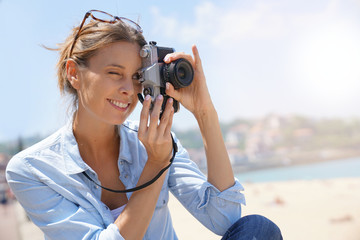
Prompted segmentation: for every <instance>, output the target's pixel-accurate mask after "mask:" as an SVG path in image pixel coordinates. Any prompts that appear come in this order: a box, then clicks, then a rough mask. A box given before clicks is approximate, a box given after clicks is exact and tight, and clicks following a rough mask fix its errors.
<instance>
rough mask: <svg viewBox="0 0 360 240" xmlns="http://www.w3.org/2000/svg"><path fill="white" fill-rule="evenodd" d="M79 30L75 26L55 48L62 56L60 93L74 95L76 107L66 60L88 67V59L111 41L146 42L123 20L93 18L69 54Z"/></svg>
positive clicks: (74, 94)
mask: <svg viewBox="0 0 360 240" xmlns="http://www.w3.org/2000/svg"><path fill="white" fill-rule="evenodd" d="M78 30H79V27H75V28H73V29H72V32H71V34H70V35H69V36H68V37H67V38H66V40H65V42H64V43H61V44H59V45H58V46H59V48H57V49H53V50H57V51H59V53H60V58H59V61H58V63H57V77H58V87H59V89H60V93H61V94H62V95H65V94H69V95H70V96H72V98H73V100H72V103H73V106H74V107H75V108H76V106H77V103H78V96H77V91H76V90H75V89H74V88H73V87H72V86H71V84H70V83H69V81H68V79H67V73H66V62H67V61H68V60H69V59H72V60H73V61H75V62H76V64H78V65H79V66H84V67H86V66H87V63H88V60H89V59H90V58H91V57H92V56H94V55H95V54H96V51H97V50H99V49H101V48H103V47H105V46H107V45H109V44H111V43H115V42H119V41H125V42H131V43H137V44H139V46H140V47H142V46H144V45H145V44H146V41H145V38H144V36H143V35H142V33H140V32H139V31H137V30H136V29H133V28H132V27H129V26H128V25H126V24H124V23H123V22H122V21H117V22H116V23H113V24H110V23H103V22H99V21H94V20H92V21H90V22H89V23H88V24H86V25H84V26H83V28H82V29H81V32H80V33H79V36H78V38H77V40H76V43H75V46H74V48H73V53H72V54H71V56H69V55H70V49H71V46H72V44H73V42H74V39H75V36H76V34H77V32H78Z"/></svg>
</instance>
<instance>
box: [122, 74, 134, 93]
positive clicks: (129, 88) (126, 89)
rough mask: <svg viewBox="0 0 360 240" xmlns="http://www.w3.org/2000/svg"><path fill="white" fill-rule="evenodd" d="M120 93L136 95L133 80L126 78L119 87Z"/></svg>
mask: <svg viewBox="0 0 360 240" xmlns="http://www.w3.org/2000/svg"><path fill="white" fill-rule="evenodd" d="M119 92H120V93H122V94H125V95H130V96H131V95H133V94H134V84H133V81H132V79H131V78H126V79H124V81H123V82H122V84H121V86H120V87H119Z"/></svg>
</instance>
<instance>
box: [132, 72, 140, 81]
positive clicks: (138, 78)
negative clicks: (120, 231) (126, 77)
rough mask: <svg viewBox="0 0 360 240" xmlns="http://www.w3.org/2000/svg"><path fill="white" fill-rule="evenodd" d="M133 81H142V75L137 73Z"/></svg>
mask: <svg viewBox="0 0 360 240" xmlns="http://www.w3.org/2000/svg"><path fill="white" fill-rule="evenodd" d="M132 79H133V80H140V79H141V74H140V73H135V74H134V75H133V77H132Z"/></svg>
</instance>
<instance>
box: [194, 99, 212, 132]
mask: <svg viewBox="0 0 360 240" xmlns="http://www.w3.org/2000/svg"><path fill="white" fill-rule="evenodd" d="M193 114H194V117H195V119H196V121H197V122H198V124H199V127H200V128H201V127H202V126H203V125H206V124H208V123H212V122H213V121H214V120H215V121H218V115H217V112H216V109H215V107H214V105H213V104H209V105H208V106H207V107H206V108H202V109H201V110H198V111H196V112H194V113H193Z"/></svg>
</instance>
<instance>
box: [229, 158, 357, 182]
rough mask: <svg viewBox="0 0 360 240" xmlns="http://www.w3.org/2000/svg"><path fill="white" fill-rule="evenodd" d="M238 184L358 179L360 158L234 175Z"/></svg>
mask: <svg viewBox="0 0 360 240" xmlns="http://www.w3.org/2000/svg"><path fill="white" fill-rule="evenodd" d="M235 176H236V177H237V179H239V181H240V182H273V181H291V180H313V179H332V178H348V177H360V157H356V158H348V159H341V160H332V161H327V162H319V163H311V164H307V165H296V166H286V167H276V168H269V169H262V170H256V171H251V172H243V173H238V174H235Z"/></svg>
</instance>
